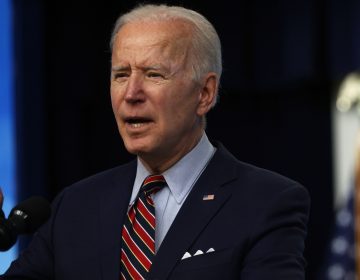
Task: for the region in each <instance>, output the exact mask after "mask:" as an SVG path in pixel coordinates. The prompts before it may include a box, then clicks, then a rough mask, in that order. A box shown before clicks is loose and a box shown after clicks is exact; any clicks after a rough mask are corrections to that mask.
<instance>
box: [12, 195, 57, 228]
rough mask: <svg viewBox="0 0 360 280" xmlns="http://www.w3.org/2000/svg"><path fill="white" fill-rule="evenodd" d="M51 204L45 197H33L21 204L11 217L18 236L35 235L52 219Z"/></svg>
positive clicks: (15, 208) (14, 209)
mask: <svg viewBox="0 0 360 280" xmlns="http://www.w3.org/2000/svg"><path fill="white" fill-rule="evenodd" d="M50 214H51V207H50V203H49V202H48V201H47V200H46V199H45V198H43V197H40V196H33V197H31V198H28V199H26V200H24V201H23V202H21V203H19V204H18V205H17V206H16V207H14V208H13V209H12V210H11V212H10V215H9V220H11V221H12V223H13V225H14V227H15V228H16V231H17V233H18V234H27V233H33V232H34V231H36V230H37V229H38V227H40V226H41V225H42V224H43V223H45V222H46V220H47V219H48V218H49V217H50Z"/></svg>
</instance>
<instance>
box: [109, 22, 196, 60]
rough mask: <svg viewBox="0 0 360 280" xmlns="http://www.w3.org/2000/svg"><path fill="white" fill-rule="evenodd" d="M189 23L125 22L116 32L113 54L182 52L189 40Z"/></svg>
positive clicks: (187, 45)
mask: <svg viewBox="0 0 360 280" xmlns="http://www.w3.org/2000/svg"><path fill="white" fill-rule="evenodd" d="M191 29H192V27H191V25H190V24H189V23H187V22H184V21H182V20H166V21H145V22H132V23H127V24H125V25H124V26H123V27H122V28H121V29H120V30H119V32H118V33H117V35H116V37H115V42H114V46H113V55H115V56H122V55H124V53H126V54H128V53H129V52H130V53H131V52H132V53H139V52H145V53H146V52H148V51H150V50H154V49H158V51H161V52H165V53H163V54H166V52H170V53H171V54H172V55H174V53H179V52H180V53H181V50H182V51H183V52H184V51H185V50H187V49H188V48H189V45H190V41H191Z"/></svg>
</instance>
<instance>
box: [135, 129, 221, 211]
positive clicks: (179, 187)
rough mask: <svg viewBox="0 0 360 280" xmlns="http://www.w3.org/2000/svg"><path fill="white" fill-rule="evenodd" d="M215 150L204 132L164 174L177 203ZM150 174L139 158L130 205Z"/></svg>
mask: <svg viewBox="0 0 360 280" xmlns="http://www.w3.org/2000/svg"><path fill="white" fill-rule="evenodd" d="M214 152H215V148H214V146H213V145H212V144H211V143H210V141H209V139H208V137H207V136H206V134H205V133H204V134H203V136H202V137H201V139H200V141H199V143H198V144H197V145H196V146H195V147H194V148H193V149H192V150H191V151H190V152H189V153H187V154H186V155H185V156H184V157H183V158H181V159H180V160H179V161H178V162H177V163H176V164H174V165H173V166H172V167H171V168H169V169H168V170H166V171H165V172H164V173H163V174H162V175H163V176H164V178H165V180H166V183H167V185H168V187H169V189H170V192H171V194H172V195H173V196H174V198H175V200H176V202H177V203H179V204H180V203H181V202H182V201H183V200H184V199H185V197H186V196H187V195H188V193H189V192H190V190H191V188H192V187H193V185H194V183H195V182H196V181H197V179H198V178H199V176H200V175H201V173H202V172H203V170H204V169H205V167H206V166H207V164H208V162H209V160H210V159H211V158H212V156H213V154H214ZM148 175H150V172H149V171H148V170H147V169H146V168H145V166H144V165H143V164H142V162H141V161H140V159H139V158H138V159H137V170H136V177H135V182H134V187H133V191H132V195H131V200H130V205H131V204H133V203H134V200H135V199H136V196H137V194H138V192H139V190H140V187H141V184H142V182H143V181H144V180H145V178H146V177H147V176H148Z"/></svg>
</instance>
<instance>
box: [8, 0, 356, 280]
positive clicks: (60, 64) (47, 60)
mask: <svg viewBox="0 0 360 280" xmlns="http://www.w3.org/2000/svg"><path fill="white" fill-rule="evenodd" d="M148 2H150V1H148ZM157 2H161V1H157ZM134 3H135V2H131V1H118V0H117V1H115V0H109V1H106V3H105V2H94V1H86V2H85V1H59V0H55V1H41V0H27V1H22V0H14V18H15V20H14V34H15V45H16V50H15V55H16V80H15V88H16V98H17V108H16V114H17V127H18V128H17V136H18V138H17V146H18V182H19V186H20V189H21V192H20V199H23V198H26V197H28V196H30V195H34V194H41V195H44V196H46V197H48V198H49V199H50V200H52V199H53V198H54V196H55V195H56V194H58V193H59V192H60V191H61V190H62V189H63V188H64V187H66V186H68V185H70V184H72V183H73V182H75V181H77V180H80V179H82V178H84V177H87V176H89V175H91V174H94V173H96V172H99V171H102V170H104V169H107V168H110V167H113V166H115V165H118V164H121V163H125V162H127V161H129V160H130V159H131V158H133V156H131V155H129V154H128V153H127V152H126V151H125V149H124V147H123V144H122V140H121V139H120V137H119V135H118V132H117V128H116V123H115V120H114V118H113V113H112V111H111V104H110V95H109V76H110V71H109V70H110V52H109V39H110V34H111V31H112V27H113V24H114V22H115V20H116V18H117V17H118V15H119V14H120V13H123V12H125V11H127V10H128V9H129V8H131V7H133V6H134ZM167 3H173V4H180V5H183V6H185V7H188V8H193V9H195V10H197V11H199V12H200V13H202V14H204V15H205V16H206V17H207V18H208V19H209V20H210V21H211V22H212V23H213V24H214V26H215V28H216V29H217V30H218V32H219V35H220V37H221V40H222V44H223V60H224V72H223V77H222V84H221V89H220V95H221V98H220V101H219V103H218V105H217V106H216V107H215V108H214V110H213V111H212V112H210V113H209V116H208V128H207V132H208V134H209V136H210V137H211V138H212V139H216V140H219V141H221V142H222V143H223V144H224V145H225V146H226V147H227V148H228V149H229V150H231V151H232V152H233V153H234V154H235V155H236V157H238V158H239V159H240V160H243V161H246V162H249V163H252V164H256V165H258V166H260V167H264V168H268V169H271V170H274V171H276V172H279V173H281V174H283V175H285V176H289V177H291V178H293V179H295V180H297V181H299V182H300V183H302V184H303V185H304V186H305V187H306V188H307V189H308V190H309V193H310V195H311V199H312V209H311V216H310V221H309V235H308V239H307V247H306V258H307V261H308V278H307V279H316V278H315V275H316V274H317V271H318V269H319V267H320V266H321V263H322V259H323V254H324V248H325V246H326V245H327V239H328V235H329V231H330V228H331V225H332V221H333V210H332V209H333V201H332V196H333V182H332V178H333V175H332V155H331V149H332V146H331V145H332V139H331V135H332V132H331V112H330V108H331V99H332V92H333V85H334V84H335V83H336V82H338V81H339V79H340V78H341V77H343V75H344V74H346V73H347V72H348V71H351V70H354V69H356V68H359V66H360V53H359V51H358V50H359V49H360V46H359V45H360V40H359V38H360V37H359V36H358V35H357V34H360V33H359V29H360V19H359V17H358V16H357V13H356V12H355V11H356V10H358V9H357V8H359V4H358V1H346V3H345V2H343V3H340V2H339V1H336V0H331V1H310V0H305V1H300V0H296V1H260V0H257V1H237V4H236V5H235V4H234V1H225V0H223V1H221V3H219V2H214V1H210V2H209V1H208V2H207V3H205V2H200V1H198V2H196V3H195V1H167Z"/></svg>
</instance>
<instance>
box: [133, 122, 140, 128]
mask: <svg viewBox="0 0 360 280" xmlns="http://www.w3.org/2000/svg"><path fill="white" fill-rule="evenodd" d="M131 126H132V127H135V128H137V127H140V126H141V123H132V124H131Z"/></svg>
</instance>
